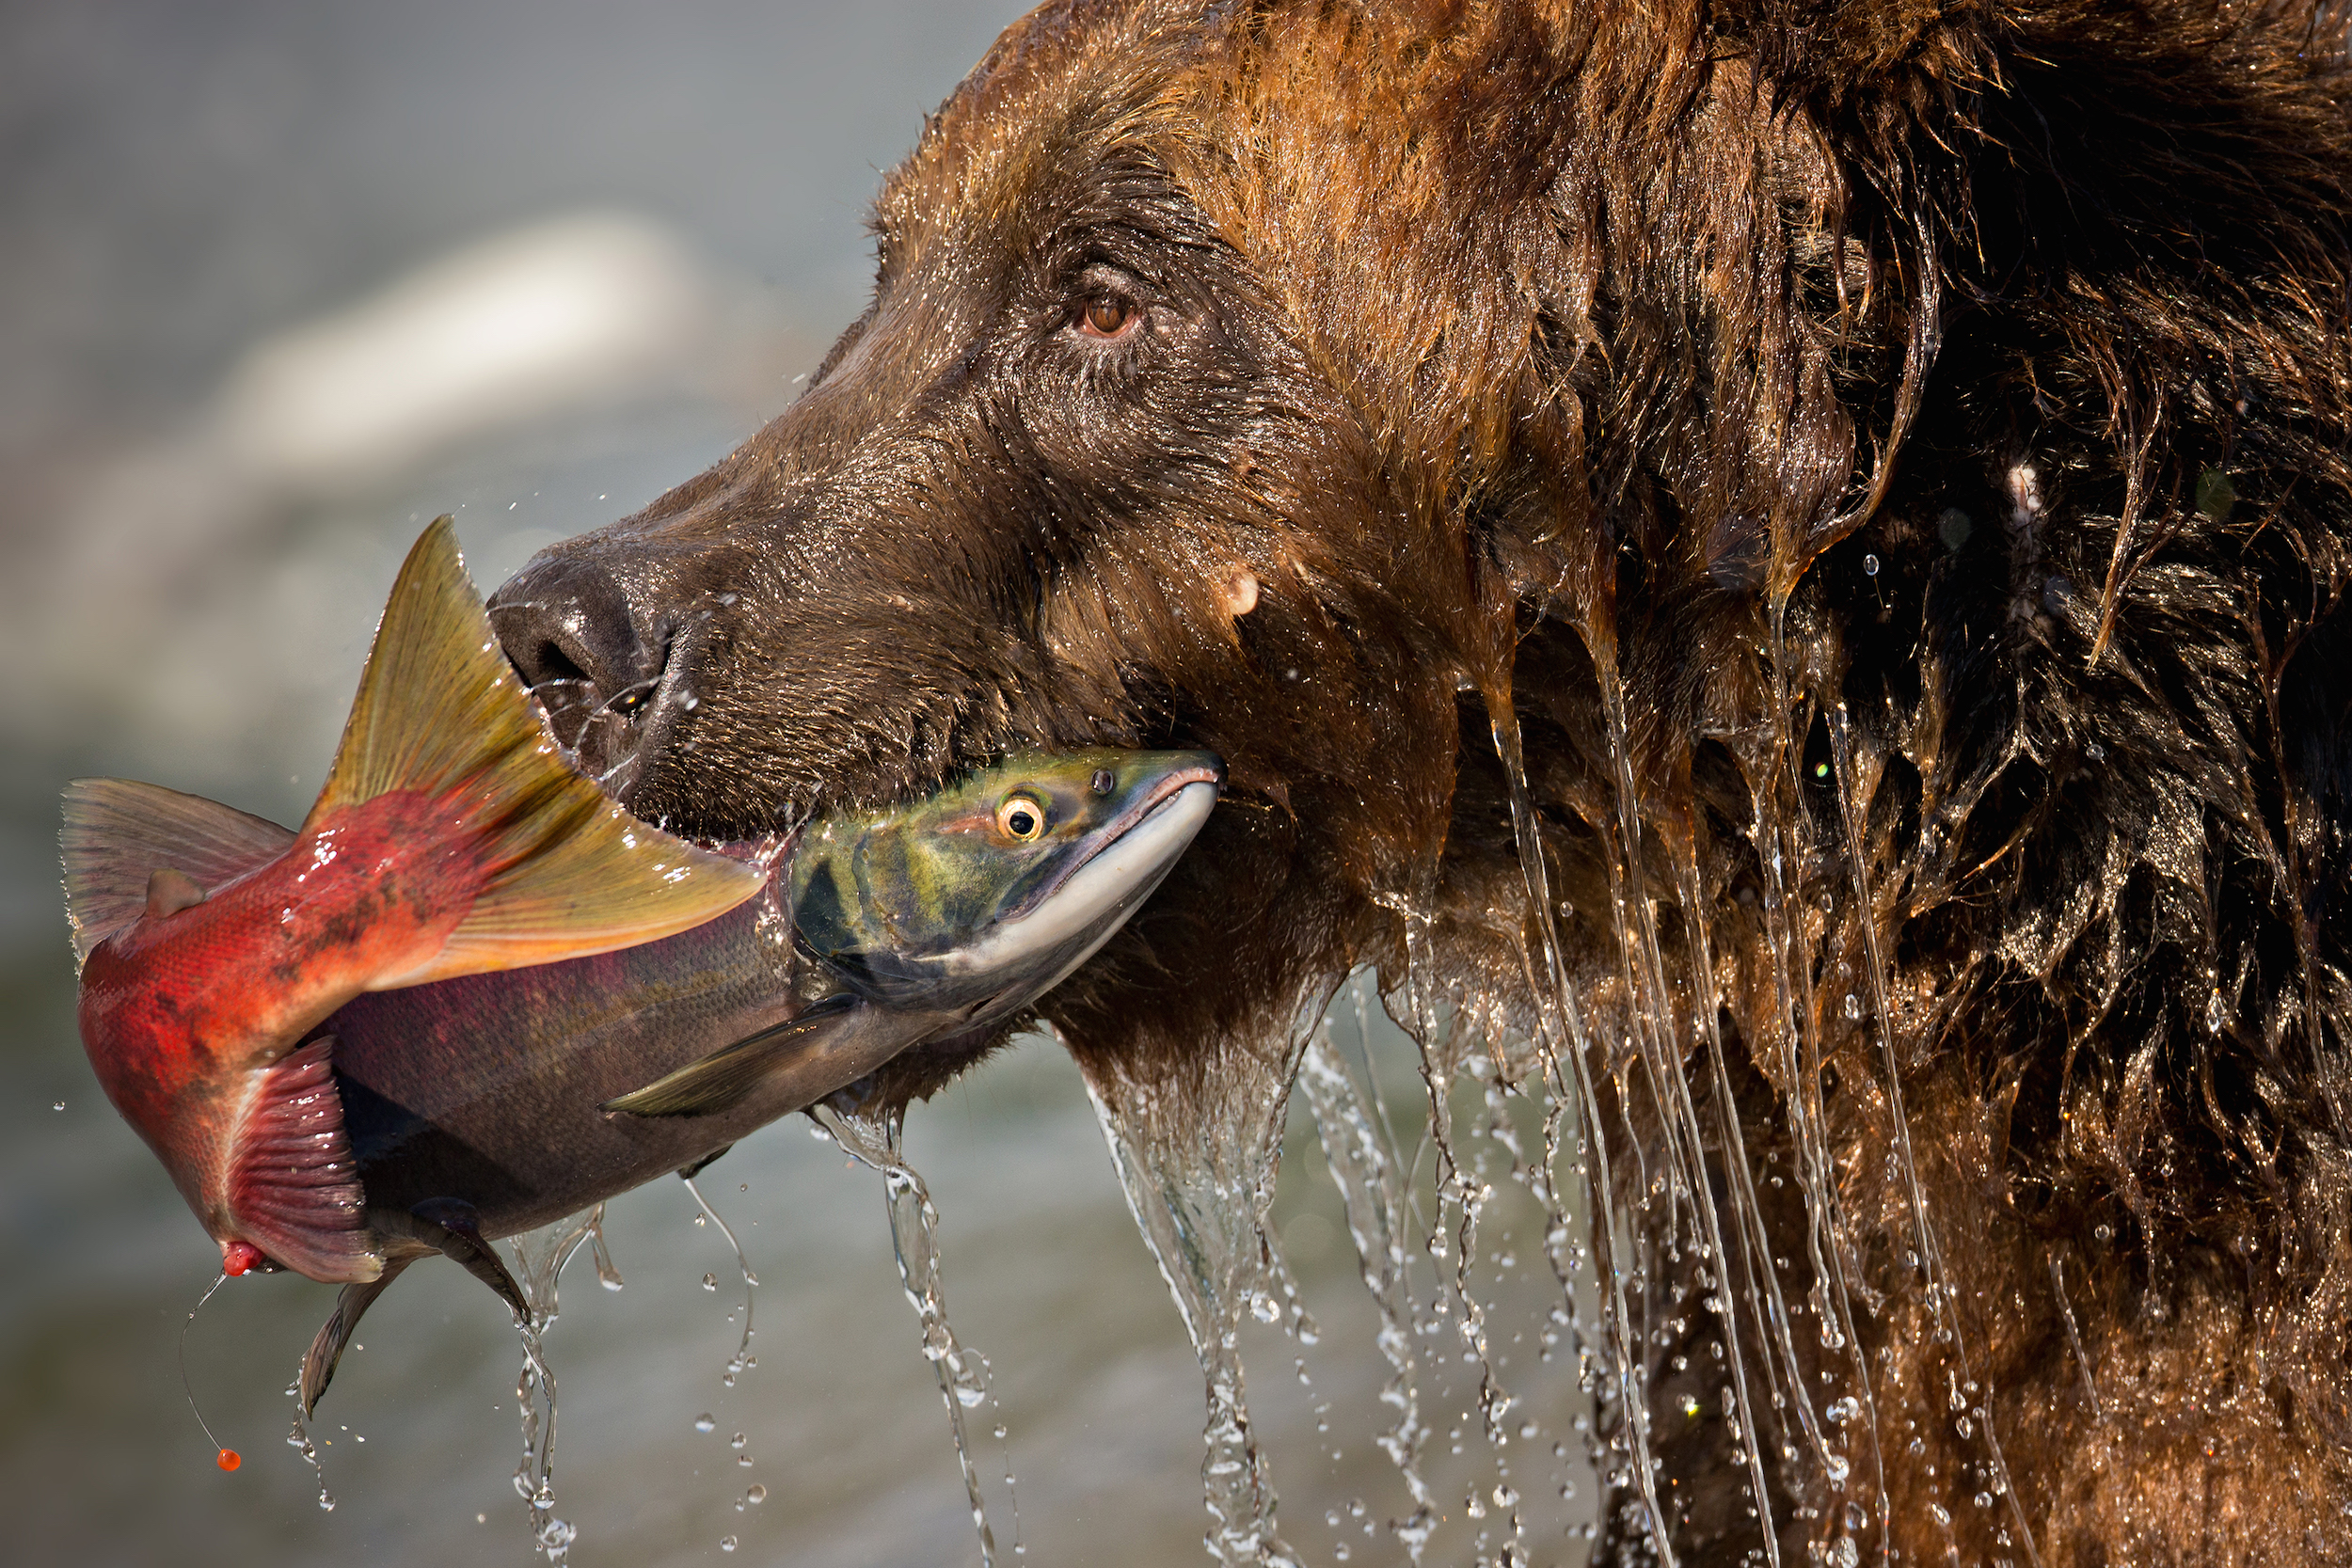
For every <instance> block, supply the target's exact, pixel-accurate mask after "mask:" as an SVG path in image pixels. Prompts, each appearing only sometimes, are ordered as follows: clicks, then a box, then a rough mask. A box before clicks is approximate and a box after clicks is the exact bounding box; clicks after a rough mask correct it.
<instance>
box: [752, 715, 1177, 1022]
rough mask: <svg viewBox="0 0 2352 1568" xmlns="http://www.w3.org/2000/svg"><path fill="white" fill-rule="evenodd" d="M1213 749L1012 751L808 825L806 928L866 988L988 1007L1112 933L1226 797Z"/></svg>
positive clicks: (915, 1000)
mask: <svg viewBox="0 0 2352 1568" xmlns="http://www.w3.org/2000/svg"><path fill="white" fill-rule="evenodd" d="M1223 777H1224V765H1223V764H1222V763H1221V762H1220V761H1219V760H1218V759H1217V758H1216V755H1214V754H1213V753H1211V752H1126V751H1109V750H1097V751H1082V752H1051V753H1032V754H1025V755H1018V756H1014V757H1011V758H1009V759H1007V760H1006V761H1004V762H1002V763H1000V764H998V765H997V766H995V767H993V768H985V769H983V770H981V771H979V772H977V773H975V774H973V775H972V776H970V777H969V778H967V779H965V780H964V781H963V782H962V783H961V784H957V785H954V786H951V787H950V788H948V789H946V790H943V791H941V792H940V793H938V794H935V795H932V796H930V797H927V798H925V799H924V800H920V801H917V802H915V803H914V804H911V805H904V806H897V807H891V808H887V809H884V810H881V811H870V812H851V813H840V814H835V815H834V816H829V817H826V818H823V819H821V820H819V821H818V822H817V823H814V824H812V825H811V827H810V828H809V830H808V832H807V834H806V835H805V837H804V838H803V841H802V844H801V846H800V849H799V852H798V854H797V855H796V857H795V859H794V861H793V865H792V898H793V919H794V922H795V924H796V926H797V927H798V929H799V933H800V940H801V942H802V943H803V946H805V947H806V948H807V949H808V950H809V951H810V952H811V953H812V954H814V955H815V956H816V957H817V958H819V959H820V960H822V961H823V962H824V963H825V964H827V965H828V966H830V967H831V968H832V969H833V970H834V972H835V973H836V974H839V975H840V976H841V977H842V978H843V980H844V981H845V982H846V983H847V984H848V986H849V987H850V989H851V990H855V991H856V992H857V993H858V994H860V995H861V996H863V997H865V998H866V1000H867V1001H870V1002H874V1003H877V1004H880V1005H882V1006H889V1007H898V1008H906V1009H917V1008H919V1009H922V1010H925V1011H961V1012H963V1013H964V1014H965V1015H966V1016H967V1017H968V1018H969V1019H970V1021H971V1022H972V1023H973V1024H975V1025H977V1024H982V1023H987V1022H994V1021H995V1020H998V1019H1001V1018H1003V1017H1005V1016H1006V1015H1008V1014H1009V1013H1010V1012H1012V1011H1013V1010H1015V1009H1017V1008H1019V1007H1021V1006H1025V1005H1026V1004H1027V1003H1028V1002H1029V1001H1031V1000H1032V999H1034V998H1035V997H1036V996H1038V995H1039V994H1040V993H1041V992H1042V991H1044V990H1048V989H1049V988H1051V987H1052V986H1054V985H1055V984H1057V983H1058V982H1059V981H1060V980H1061V979H1062V978H1063V977H1064V976H1066V975H1068V974H1070V972H1071V971H1072V970H1073V969H1075V968H1077V967H1078V965H1079V964H1081V963H1084V962H1085V961H1086V960H1087V958H1089V957H1091V956H1092V955H1093V953H1094V951H1095V950H1096V949H1097V948H1099V947H1100V946H1102V944H1103V943H1104V942H1106V941H1108V940H1109V938H1110V937H1111V935H1112V933H1113V932H1115V931H1117V930H1118V929H1119V927H1120V926H1121V925H1123V924H1124V923H1125V921H1126V919H1127V917H1128V916H1129V915H1130V914H1132V913H1134V912H1135V911H1136V908H1137V907H1138V906H1139V905H1141V904H1142V903H1143V901H1144V900H1145V899H1146V898H1148V897H1150V896H1151V895H1152V890H1153V889H1154V888H1156V887H1158V886H1159V884H1160V880H1161V879H1162V878H1164V877H1166V876H1167V875H1168V870H1169V869H1170V868H1171V867H1172V866H1174V865H1175V863H1176V861H1177V859H1178V857H1179V856H1181V855H1182V854H1183V853H1184V849H1185V847H1186V846H1188V845H1190V844H1191V842H1192V839H1193V835H1194V834H1195V833H1197V832H1200V826H1201V824H1202V823H1203V822H1205V821H1206V820H1207V819H1208V815H1209V810H1210V808H1211V807H1212V806H1214V805H1215V804H1216V797H1217V788H1218V785H1219V784H1220V783H1221V782H1222V780H1223Z"/></svg>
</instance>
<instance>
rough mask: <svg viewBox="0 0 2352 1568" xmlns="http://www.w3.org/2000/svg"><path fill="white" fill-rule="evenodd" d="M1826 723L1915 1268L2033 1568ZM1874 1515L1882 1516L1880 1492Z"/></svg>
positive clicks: (1854, 823) (1839, 722)
mask: <svg viewBox="0 0 2352 1568" xmlns="http://www.w3.org/2000/svg"><path fill="white" fill-rule="evenodd" d="M1828 719H1829V737H1830V757H1831V760H1832V762H1833V763H1834V764H1835V765H1836V769H1837V803H1838V813H1839V819H1840V824H1841V826H1842V827H1843V828H1844V830H1845V835H1846V861H1847V864H1848V866H1849V867H1850V869H1851V872H1852V876H1853V896H1854V901H1855V908H1856V910H1857V911H1859V913H1860V919H1861V922H1862V940H1863V945H1864V948H1865V952H1866V956H1867V959H1868V981H1869V988H1870V1005H1871V1007H1872V1009H1873V1019H1872V1022H1873V1025H1874V1029H1875V1032H1876V1034H1877V1036H1878V1043H1879V1049H1880V1053H1881V1058H1882V1061H1883V1067H1884V1070H1885V1074H1886V1095H1887V1109H1888V1116H1889V1118H1890V1119H1891V1120H1892V1122H1893V1124H1894V1132H1895V1148H1896V1153H1897V1156H1898V1160H1899V1164H1900V1166H1901V1169H1902V1177H1903V1189H1904V1194H1905V1196H1906V1197H1907V1198H1908V1199H1909V1202H1910V1207H1911V1220H1912V1226H1913V1228H1914V1231H1915V1234H1916V1236H1917V1238H1918V1244H1919V1260H1920V1264H1921V1266H1922V1268H1923V1269H1924V1271H1925V1272H1926V1275H1927V1287H1928V1305H1929V1307H1930V1309H1931V1311H1932V1312H1933V1313H1934V1314H1935V1318H1936V1324H1937V1329H1938V1338H1943V1339H1945V1340H1946V1341H1947V1343H1949V1344H1950V1346H1951V1349H1952V1359H1953V1360H1955V1361H1956V1362H1958V1363H1959V1367H1960V1376H1961V1378H1962V1380H1963V1382H1964V1383H1965V1385H1966V1386H1967V1388H1968V1390H1969V1393H1970V1395H1971V1397H1973V1398H1974V1399H1975V1400H1976V1401H1977V1408H1976V1410H1975V1412H1974V1421H1973V1425H1974V1426H1975V1427H1976V1428H1977V1429H1978V1430H1979V1431H1981V1432H1982V1433H1983V1434H1984V1447H1985V1452H1986V1454H1987V1456H1988V1458H1989V1460H1990V1468H1991V1470H1992V1472H1993V1478H1994V1491H1995V1492H1996V1493H1997V1494H1999V1496H2000V1497H2002V1498H2003V1499H2004V1501H2005V1502H2006V1503H2007V1505H2008V1510H2009V1513H2010V1521H2011V1522H2012V1523H2013V1524H2015V1525H2016V1527H2017V1532H2018V1534H2019V1536H2020V1537H2022V1538H2023V1541H2024V1544H2025V1548H2026V1560H2027V1561H2028V1562H2031V1563H2034V1564H2037V1565H2039V1564H2040V1562H2041V1560H2042V1554H2041V1552H2040V1551H2039V1550H2038V1549H2037V1548H2036V1546H2035V1543H2034V1537H2033V1527H2032V1526H2031V1525H2030V1524H2029V1523H2027V1521H2026V1509H2025V1503H2024V1501H2023V1499H2021V1498H2020V1497H2018V1496H2017V1489H2016V1488H2015V1487H2014V1486H2012V1485H2011V1484H2010V1475H2009V1464H2008V1462H2007V1461H2006V1460H2005V1459H2003V1458H2002V1457H2001V1442H2000V1438H1999V1437H1998V1436H1997V1435H1996V1434H1995V1433H1994V1430H1993V1421H1992V1418H1991V1412H1992V1407H1993V1392H1992V1389H1991V1388H1990V1387H1982V1386H1980V1385H1979V1382H1978V1380H1977V1377H1976V1374H1975V1372H1974V1371H1973V1370H1971V1369H1970V1366H1969V1357H1968V1342H1967V1338H1966V1337H1965V1335H1964V1334H1963V1329H1962V1325H1961V1322H1960V1314H1959V1312H1958V1311H1957V1310H1956V1308H1955V1306H1954V1301H1953V1293H1952V1288H1951V1274H1950V1270H1949V1269H1948V1268H1947V1266H1946V1264H1945V1261H1944V1251H1943V1246H1942V1244H1941V1243H1940V1242H1939V1241H1938V1239H1937V1237H1936V1233H1935V1227H1934V1226H1933V1225H1932V1224H1931V1223H1930V1221H1929V1217H1928V1199H1927V1193H1926V1191H1925V1189H1924V1188H1922V1187H1921V1185H1920V1182H1919V1166H1918V1162H1917V1161H1916V1160H1915V1158H1914V1156H1913V1152H1912V1148H1911V1123H1910V1120H1909V1118H1908V1117H1906V1116H1905V1114H1904V1111H1903V1093H1902V1070H1901V1068H1902V1064H1901V1063H1900V1061H1899V1060H1898V1058H1897V1056H1896V1053H1895V1034H1894V1029H1893V1027H1892V1025H1891V1023H1890V1022H1889V1020H1890V1019H1891V1017H1892V1014H1891V1013H1890V1012H1889V1011H1888V1009H1887V999H1886V974H1887V969H1886V959H1885V957H1884V955H1883V953H1882V951H1881V943H1880V941H1879V929H1878V906H1877V903H1876V900H1875V895H1874V892H1873V890H1872V888H1871V886H1870V876H1869V869H1868V863H1867V859H1866V855H1867V850H1866V848H1865V845H1864V841H1863V833H1862V823H1861V819H1860V817H1859V816H1858V815H1857V814H1856V811H1855V802H1854V797H1855V794H1856V778H1855V764H1856V758H1855V755H1854V747H1853V735H1852V727H1851V722H1850V721H1849V720H1848V717H1847V713H1846V706H1845V705H1844V704H1843V703H1838V704H1836V705H1832V707H1831V708H1830V710H1829V713H1828ZM2070 1326H2071V1325H2070ZM1880 1512H1881V1513H1884V1512H1885V1509H1884V1502H1883V1490H1882V1501H1881V1507H1880Z"/></svg>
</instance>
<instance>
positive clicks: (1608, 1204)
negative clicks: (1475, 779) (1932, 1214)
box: [1489, 697, 1675, 1568]
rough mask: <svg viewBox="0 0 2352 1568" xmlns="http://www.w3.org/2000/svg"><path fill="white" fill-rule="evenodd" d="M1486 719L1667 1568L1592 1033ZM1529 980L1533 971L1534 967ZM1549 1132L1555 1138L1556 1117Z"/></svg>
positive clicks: (1512, 736)
mask: <svg viewBox="0 0 2352 1568" xmlns="http://www.w3.org/2000/svg"><path fill="white" fill-rule="evenodd" d="M1489 718H1490V720H1491V721H1492V728H1493V734H1494V742H1495V750H1496V752H1497V754H1498V755H1499V756H1500V757H1501V758H1502V768H1503V774H1504V777H1505V779H1506V781H1507V782H1508V784H1509V786H1510V796H1511V824H1512V829H1513V832H1514V834H1515V836H1516V839H1517V842H1518V856H1519V871H1520V875H1521V877H1522V878H1523V879H1524V880H1525V882H1526V885H1527V895H1528V902H1529V905H1530V907H1531V908H1532V909H1533V911H1534V917H1535V918H1534V925H1535V929H1536V932H1537V935H1538V938H1539V941H1540V945H1541V948H1542V952H1543V959H1544V972H1543V974H1542V976H1541V977H1540V981H1539V982H1538V983H1535V984H1534V987H1533V989H1534V992H1535V997H1536V1001H1537V1005H1538V1007H1539V1008H1540V1013H1541V1017H1542V1021H1543V1040H1542V1044H1543V1050H1544V1056H1545V1064H1544V1066H1545V1073H1546V1076H1547V1077H1548V1078H1549V1083H1550V1092H1551V1094H1553V1095H1554V1096H1555V1097H1557V1098H1558V1099H1560V1100H1563V1101H1565V1100H1567V1099H1569V1098H1570V1092H1571V1091H1570V1089H1569V1086H1568V1083H1567V1080H1566V1077H1565V1073H1564V1071H1563V1069H1562V1066H1561V1064H1562V1062H1563V1061H1565V1062H1566V1063H1567V1064H1568V1066H1569V1068H1570V1069H1573V1070H1574V1072H1575V1074H1576V1086H1575V1089H1574V1094H1573V1098H1574V1101H1575V1104H1576V1107H1577V1113H1578V1116H1579V1117H1580V1118H1581V1142H1582V1144H1583V1147H1584V1151H1585V1164H1586V1167H1587V1177H1586V1180H1587V1182H1588V1185H1589V1187H1590V1190H1591V1194H1592V1200H1593V1236H1594V1239H1595V1241H1596V1243H1597V1246H1598V1250H1599V1253H1600V1256H1599V1257H1598V1258H1597V1260H1596V1261H1597V1265H1598V1269H1599V1273H1600V1277H1601V1280H1602V1283H1603V1285H1604V1287H1605V1291H1604V1294H1603V1297H1602V1307H1601V1317H1602V1321H1603V1323H1604V1325H1605V1327H1606V1329H1607V1331H1608V1334H1609V1338H1610V1350H1611V1352H1612V1354H1611V1356H1610V1360H1611V1362H1612V1364H1613V1370H1614V1372H1615V1376H1616V1383H1617V1388H1616V1396H1617V1402H1618V1409H1619V1411H1620V1413H1621V1416H1622V1418H1623V1419H1624V1421H1625V1423H1626V1426H1627V1428H1628V1430H1629V1434H1630V1437H1631V1449H1632V1452H1631V1455H1630V1464H1631V1468H1632V1471H1633V1481H1634V1484H1635V1486H1636V1488H1637V1489H1638V1490H1639V1492H1640V1494H1641V1498H1642V1504H1643V1509H1644V1513H1645V1521H1644V1522H1645V1526H1646V1528H1647V1533H1648V1536H1649V1539H1650V1544H1651V1548H1652V1550H1653V1552H1654V1553H1655V1555H1656V1557H1657V1559H1658V1560H1659V1562H1660V1563H1661V1564H1663V1565H1664V1568H1674V1563H1675V1554H1674V1544H1673V1542H1672V1540H1671V1539H1670V1537H1669V1535H1668V1529H1667V1519H1666V1514H1665V1511H1664V1510H1663V1509H1662V1508H1661V1506H1660V1499H1659V1496H1658V1479H1657V1475H1656V1471H1655V1467H1654V1465H1652V1456H1653V1454H1654V1452H1655V1445H1654V1444H1653V1442H1652V1441H1651V1433H1650V1418H1649V1402H1648V1400H1647V1398H1646V1397H1645V1396H1646V1390H1645V1388H1644V1387H1643V1379H1642V1376H1641V1369H1642V1367H1643V1365H1644V1362H1643V1359H1642V1355H1641V1352H1640V1351H1639V1350H1638V1349H1637V1348H1636V1346H1635V1344H1634V1343H1633V1338H1632V1335H1633V1328H1632V1320H1631V1315H1630V1313H1629V1310H1628V1304H1627V1301H1626V1272H1627V1271H1626V1268H1625V1265H1624V1262H1623V1259H1622V1257H1621V1252H1622V1250H1623V1243H1622V1241H1621V1239H1620V1238H1619V1237H1618V1235H1617V1234H1616V1223H1617V1205H1616V1199H1615V1192H1614V1182H1613V1173H1612V1171H1611V1169H1610V1164H1609V1145H1608V1136H1607V1133H1606V1132H1605V1130H1604V1129H1603V1128H1602V1127H1601V1126H1600V1123H1599V1118H1598V1115H1597V1108H1598V1106H1599V1103H1600V1102H1599V1100H1598V1098H1597V1096H1596V1095H1595V1093H1594V1092H1593V1082H1592V1074H1591V1068H1590V1061H1591V1052H1590V1046H1591V1041H1590V1037H1589V1036H1588V1034H1587V1031H1586V1029H1585V1024H1584V1018H1583V1014H1582V1011H1581V1008H1580V1007H1579V1006H1577V1000H1576V994H1575V991H1574V990H1572V988H1571V987H1570V986H1569V983H1568V976H1567V966H1566V961H1565V958H1563V957H1562V955H1561V949H1560V931H1559V927H1558V925H1557V923H1556V921H1555V918H1554V907H1553V903H1552V897H1551V879H1550V873H1549V867H1548V866H1547V864H1546V862H1545V859H1544V848H1543V839H1542V836H1541V828H1540V826H1539V824H1538V823H1537V821H1536V817H1535V805H1534V797H1533V795H1532V794H1531V792H1530V790H1529V787H1528V783H1527V762H1526V758H1525V756H1524V754H1523V753H1522V751H1521V748H1520V742H1519V722H1518V713H1517V712H1516V711H1515V710H1514V709H1513V708H1512V707H1511V705H1510V702H1509V699H1508V698H1507V697H1505V698H1503V699H1502V700H1501V701H1499V702H1496V703H1493V704H1492V705H1490V707H1489ZM1530 978H1531V980H1535V979H1536V977H1535V976H1532V975H1531V977H1530ZM1551 1137H1552V1140H1553V1142H1554V1143H1555V1144H1556V1142H1557V1137H1558V1129H1557V1125H1556V1123H1555V1124H1554V1126H1553V1129H1552V1132H1551ZM1546 1152H1547V1155H1548V1156H1551V1155H1555V1154H1556V1152H1557V1150H1556V1148H1548V1149H1547V1151H1546Z"/></svg>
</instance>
